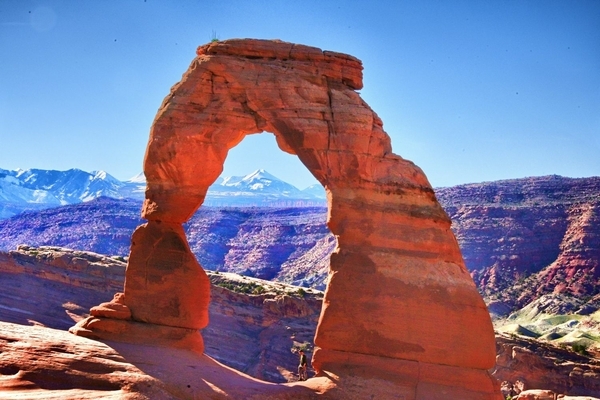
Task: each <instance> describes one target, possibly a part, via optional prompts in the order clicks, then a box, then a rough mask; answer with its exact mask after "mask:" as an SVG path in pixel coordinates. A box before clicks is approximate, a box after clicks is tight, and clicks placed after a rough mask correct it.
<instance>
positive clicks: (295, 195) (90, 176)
mask: <svg viewBox="0 0 600 400" xmlns="http://www.w3.org/2000/svg"><path fill="white" fill-rule="evenodd" d="M313 186H318V187H317V188H316V189H315V188H313V187H312V186H311V187H309V188H307V189H305V190H299V189H298V188H296V187H295V186H293V185H290V184H289V183H287V182H284V181H282V180H281V179H279V178H277V177H275V176H273V175H271V174H269V173H268V172H266V171H265V170H257V171H254V172H252V173H251V174H249V175H246V176H231V177H220V178H218V179H217V181H216V182H215V183H214V184H213V185H212V186H211V187H210V188H209V191H208V194H207V196H206V200H205V203H204V204H205V205H207V206H225V207H227V206H229V207H232V206H235V207H248V206H254V207H260V206H278V207H286V206H322V205H324V204H325V201H324V199H325V194H324V193H325V191H324V189H323V188H322V187H321V186H320V185H313ZM319 188H320V192H319ZM145 189H146V179H145V177H144V174H143V173H140V174H138V175H136V176H134V177H133V178H131V179H129V180H127V181H120V180H118V179H116V178H114V177H113V176H111V175H110V174H108V173H106V172H104V171H93V172H86V171H82V170H79V169H70V170H68V171H55V170H42V169H28V170H22V169H18V170H3V169H0V219H4V218H10V217H11V216H13V215H16V214H19V213H21V212H23V211H25V210H39V209H43V208H51V207H57V206H61V205H66V204H75V203H81V202H86V201H90V200H93V199H96V198H98V197H102V196H106V197H111V198H115V199H135V200H143V199H144V191H145Z"/></svg>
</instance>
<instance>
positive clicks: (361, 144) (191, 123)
mask: <svg viewBox="0 0 600 400" xmlns="http://www.w3.org/2000/svg"><path fill="white" fill-rule="evenodd" d="M361 87H362V64H361V62H360V61H359V60H358V59H356V58H354V57H352V56H349V55H345V54H340V53H335V52H328V51H322V50H320V49H317V48H313V47H308V46H303V45H296V44H292V43H285V42H281V41H276V40H274V41H268V40H251V39H245V40H237V39H236V40H228V41H224V42H216V43H210V44H207V45H205V46H201V47H200V48H199V49H198V51H197V57H196V58H195V59H194V60H193V62H192V65H191V66H190V68H189V69H188V71H186V72H185V74H184V75H183V77H182V80H181V81H180V82H179V83H178V84H176V85H175V86H174V87H173V88H172V89H171V93H170V94H169V95H168V96H167V97H166V98H165V100H164V102H163V104H162V105H161V107H160V109H159V110H158V114H157V116H156V119H155V121H154V124H153V125H152V128H151V132H150V139H149V142H148V147H147V150H146V157H145V160H144V173H145V175H146V178H147V189H146V200H145V202H144V207H143V211H142V216H143V217H144V218H146V219H147V220H148V221H149V222H148V223H147V224H146V225H142V226H141V227H139V228H138V229H137V230H136V232H135V233H134V235H133V238H132V245H131V254H130V257H129V262H128V266H127V272H126V281H125V288H124V296H123V297H122V298H121V302H122V304H123V305H125V306H127V307H128V311H129V312H130V313H131V319H130V320H122V319H119V317H116V315H117V313H116V312H115V313H114V316H115V318H116V319H119V321H125V322H124V323H118V324H113V325H115V326H117V327H118V328H116V329H118V331H119V333H121V332H123V329H125V328H123V326H127V325H129V326H131V331H132V332H135V331H136V329H137V328H135V327H134V324H137V323H140V322H142V323H146V324H153V325H156V326H157V330H159V329H158V326H168V327H174V328H183V329H191V330H194V329H195V330H197V329H202V328H203V327H205V326H206V324H207V322H208V318H207V315H208V314H207V313H208V301H209V284H208V279H207V277H206V274H205V273H204V271H203V270H202V268H201V267H200V266H199V265H198V264H197V261H196V260H195V259H194V257H193V254H192V253H191V251H190V249H189V245H188V243H187V240H186V238H185V234H184V232H183V229H182V228H181V225H182V223H184V222H185V221H187V220H188V219H189V218H190V217H191V216H192V215H193V213H194V212H195V211H196V210H197V209H198V207H200V205H201V204H202V202H203V201H204V198H205V196H206V192H207V190H208V187H209V186H210V185H211V184H212V183H213V182H214V181H215V180H216V179H217V177H218V176H219V175H220V174H221V172H222V170H223V164H224V162H225V158H226V156H227V153H228V151H229V149H231V148H232V147H234V146H236V145H237V144H238V143H240V142H241V141H242V140H243V138H244V137H245V136H246V135H248V134H254V133H261V132H263V131H268V132H272V133H274V134H275V137H276V140H277V144H278V146H279V148H280V149H281V150H283V151H285V152H288V153H291V154H295V155H297V156H298V158H299V159H300V161H302V163H303V164H304V165H305V166H306V167H307V169H308V170H309V171H310V172H311V173H312V174H313V175H314V176H315V177H316V178H317V179H318V180H319V182H321V184H322V185H323V186H324V187H325V189H326V191H327V197H328V209H329V212H328V221H327V224H328V227H329V229H330V230H331V232H332V233H333V234H334V235H335V236H336V238H337V243H338V247H337V249H336V251H335V253H334V254H333V255H332V257H331V263H330V273H329V283H328V286H327V290H326V292H325V298H324V301H323V309H322V312H321V316H320V320H319V325H318V327H317V333H316V336H315V344H316V346H318V348H317V349H316V351H315V353H314V356H313V366H314V367H315V369H316V370H317V371H318V372H319V373H320V374H321V375H322V376H327V375H329V376H336V377H339V379H337V378H336V379H337V382H338V386H337V387H338V388H339V387H340V386H339V383H343V382H346V383H344V385H346V384H348V385H351V384H350V383H349V382H350V380H351V379H367V380H370V381H371V382H376V383H374V384H373V385H370V384H369V385H366V386H368V387H370V389H371V390H379V389H378V388H385V387H389V388H392V387H393V388H394V390H395V391H396V393H403V396H404V397H405V398H407V399H412V398H417V399H434V398H438V397H439V398H444V399H452V398H461V399H466V398H473V399H499V398H500V394H499V387H498V385H497V384H496V382H495V381H494V380H493V379H492V378H491V377H490V376H489V374H488V373H487V369H489V368H491V367H492V366H493V365H494V360H495V345H494V333H493V329H492V324H491V321H490V318H489V315H488V313H487V309H486V307H485V304H484V303H483V300H482V299H481V297H480V296H479V293H478V292H477V290H476V288H475V285H474V284H473V281H472V280H471V277H470V276H469V273H468V272H467V270H466V268H465V265H464V262H463V259H462V256H461V254H460V250H459V247H458V243H457V241H456V239H455V237H454V235H453V234H452V232H451V230H450V219H449V218H448V216H447V215H446V213H445V212H444V211H443V209H442V208H441V206H440V204H439V203H438V202H437V200H436V198H435V195H434V193H433V190H432V188H431V185H430V184H429V182H428V181H427V178H426V177H425V175H424V174H423V172H422V171H421V169H419V168H418V167H417V166H415V165H414V164H413V163H411V162H410V161H407V160H404V159H402V158H401V157H400V156H398V155H395V154H393V153H392V148H391V143H390V138H389V136H388V135H387V134H386V133H385V132H384V131H383V123H382V121H381V120H380V119H379V117H378V116H377V115H376V114H375V113H374V112H373V111H372V110H371V109H370V108H369V106H368V105H367V104H366V103H365V102H364V101H363V100H362V99H361V97H360V95H359V94H358V93H357V92H356V90H357V89H360V88H361ZM114 308H116V307H110V306H105V307H103V309H105V310H112V309H114ZM119 315H121V314H119ZM103 319H110V315H109V316H108V317H107V316H103V317H98V318H97V321H88V323H87V325H86V326H85V327H82V326H80V328H82V329H74V330H73V331H74V332H76V333H77V332H85V334H86V335H88V336H97V337H101V338H102V337H104V338H108V339H112V338H115V337H118V336H119V335H116V336H115V335H111V334H110V332H108V330H110V326H111V324H110V323H108V322H104V321H103ZM129 321H131V322H129ZM92 322H93V323H92ZM94 326H97V327H101V329H97V330H95V329H94ZM124 336H128V339H127V340H129V341H131V336H132V335H124ZM135 336H136V335H135V334H133V337H134V338H135ZM167 336H170V335H167ZM161 337H162V336H161ZM162 338H163V339H165V338H164V337H162ZM166 339H168V338H166ZM195 343H196V347H195V349H196V350H201V347H202V345H201V341H198V340H196V341H195ZM423 366H426V367H423ZM415 371H419V373H418V374H415V373H414V372H415ZM424 371H428V372H427V373H424ZM351 377H352V378H351ZM357 377H361V378H357ZM320 379H322V378H320ZM400 387H402V388H406V390H400V389H398V388H400ZM338 390H339V389H338ZM382 390H383V389H382ZM332 393H333V392H332ZM436 396H437V397H436ZM340 398H344V397H340Z"/></svg>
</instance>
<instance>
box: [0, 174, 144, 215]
mask: <svg viewBox="0 0 600 400" xmlns="http://www.w3.org/2000/svg"><path fill="white" fill-rule="evenodd" d="M140 186H142V189H141V191H140V190H139V188H140ZM145 186H146V185H145V182H144V183H142V184H140V183H139V182H132V181H127V182H121V181H119V180H118V179H116V178H114V177H112V176H111V175H110V174H108V173H106V172H104V171H93V172H86V171H82V170H80V169H70V170H68V171H55V170H43V169H27V170H22V169H17V170H12V171H9V170H3V169H0V218H9V217H11V216H13V215H15V214H19V213H21V212H23V211H25V210H36V209H43V208H50V207H57V206H61V205H66V204H75V203H81V202H85V201H90V200H93V199H95V198H98V197H101V196H107V197H112V198H116V199H122V198H136V199H140V200H141V199H143V197H144V189H143V188H145Z"/></svg>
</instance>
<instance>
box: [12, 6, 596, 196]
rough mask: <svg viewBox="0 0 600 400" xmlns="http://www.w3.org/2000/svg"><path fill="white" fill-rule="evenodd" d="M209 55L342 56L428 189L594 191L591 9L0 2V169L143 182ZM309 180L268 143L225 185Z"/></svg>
mask: <svg viewBox="0 0 600 400" xmlns="http://www.w3.org/2000/svg"><path fill="white" fill-rule="evenodd" d="M213 32H216V35H217V36H218V38H220V39H229V38H244V37H252V38H264V39H281V40H285V41H289V42H296V43H303V44H306V45H311V46H316V47H320V48H322V49H327V50H334V51H340V52H344V53H349V54H352V55H354V56H356V57H358V58H360V59H361V60H362V61H363V64H364V68H365V70H364V83H365V87H364V89H363V90H361V94H362V96H363V98H364V99H365V101H366V102H367V103H368V104H369V105H370V106H371V107H372V108H373V109H374V110H375V112H377V113H378V114H379V116H380V117H381V118H382V119H383V122H384V129H385V130H386V132H387V133H388V134H389V135H390V136H391V138H392V144H393V149H394V152H395V153H397V154H400V155H401V156H403V157H404V158H407V159H410V160H412V161H414V162H415V163H416V164H417V165H419V166H420V167H421V168H423V170H424V171H425V173H426V174H427V176H428V177H429V180H430V182H431V183H432V185H434V186H436V187H438V186H450V185H455V184H459V183H467V182H480V181H489V180H496V179H507V178H518V177H525V176H537V175H547V174H559V175H564V176H572V177H580V176H592V175H600V1H597V0H590V1H580V0H564V1H551V0H538V1H523V0H519V1H517V0H502V1H494V0H486V1H483V0H473V1H460V0H456V1H441V0H440V1H389V0H385V1H377V0H370V1H327V0H315V1H313V0H303V1H263V0H253V1H227V0H219V1H198V0H196V1H186V0H172V1H167V0H162V1H158V0H146V1H144V0H135V1H134V0H131V1H128V0H123V1H99V0H96V1H91V0H86V1H84V0H81V1H68V0H60V1H59V0H56V1H52V0H47V1H42V0H40V1H28V0H1V1H0V168H4V169H16V168H23V169H26V168H44V169H59V170H65V169H69V168H74V167H75V168H80V169H83V170H87V171H91V170H100V169H102V170H106V171H107V172H109V173H110V174H112V175H114V176H115V177H117V178H119V179H122V180H124V179H128V178H130V177H132V176H133V175H135V174H137V173H138V172H140V171H141V169H142V159H143V154H144V150H145V146H146V142H147V139H148V133H149V128H150V125H151V123H152V120H153V119H154V116H155V114H156V111H157V109H158V106H159V105H160V103H161V101H162V99H163V98H164V97H165V96H166V95H167V94H168V92H169V88H170V87H171V86H172V85H173V84H174V83H176V82H177V81H178V80H179V79H180V77H181V74H182V73H183V72H184V71H185V70H186V69H187V67H188V66H189V64H190V62H191V60H192V59H193V58H194V56H195V50H196V47H197V46H198V45H201V44H204V43H206V42H208V41H210V39H211V37H212V34H213ZM257 168H264V169H266V170H268V171H270V172H271V173H273V174H274V175H276V176H279V177H280V178H282V179H284V180H287V181H288V182H290V183H293V184H295V185H296V186H298V187H300V188H303V187H305V186H307V185H309V184H311V183H313V182H314V181H313V179H312V177H311V176H310V174H309V173H308V172H307V171H306V169H305V168H304V167H303V166H302V165H301V164H300V162H299V161H298V160H297V159H296V158H295V157H293V156H289V155H286V154H284V153H282V152H280V151H278V150H276V145H275V141H274V139H273V137H272V135H269V134H261V135H254V136H251V137H247V138H246V139H245V140H244V141H243V142H242V143H241V144H240V145H239V146H238V147H236V148H235V149H233V150H232V151H231V152H230V155H229V157H228V160H227V163H226V169H225V175H244V174H246V173H249V172H251V171H252V170H254V169H257Z"/></svg>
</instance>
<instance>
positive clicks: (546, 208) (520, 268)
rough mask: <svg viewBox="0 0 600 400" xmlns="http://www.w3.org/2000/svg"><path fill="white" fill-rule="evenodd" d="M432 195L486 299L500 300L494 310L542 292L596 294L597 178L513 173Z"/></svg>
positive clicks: (599, 242)
mask: <svg viewBox="0 0 600 400" xmlns="http://www.w3.org/2000/svg"><path fill="white" fill-rule="evenodd" d="M436 195H437V196H438V197H439V199H440V202H441V203H442V204H444V207H445V209H446V211H447V212H448V214H449V215H450V217H451V218H452V222H453V230H454V232H455V233H456V236H457V239H458V240H459V243H460V245H461V250H462V253H463V257H464V259H465V263H466V264H467V267H468V268H469V270H470V271H471V275H472V276H473V279H474V281H475V283H476V284H477V286H478V287H479V290H480V292H481V293H482V294H483V295H484V298H485V299H486V302H487V303H488V304H489V303H492V304H496V303H499V302H501V303H503V304H504V306H505V307H503V309H504V312H500V314H504V315H505V314H506V313H507V312H509V311H511V310H515V309H518V308H521V307H523V306H525V305H526V304H528V303H530V302H531V301H533V300H535V299H536V298H539V297H540V296H542V295H545V294H566V295H571V296H574V297H578V298H587V299H590V298H592V297H593V296H595V295H597V294H598V293H600V285H598V283H599V282H598V277H599V276H600V271H599V270H598V268H599V266H600V219H599V216H598V212H599V210H600V177H592V178H579V179H573V178H564V177H559V176H546V177H539V178H525V179H514V180H508V181H498V182H488V183H480V184H471V185H461V186H456V187H452V188H443V189H438V190H437V191H436ZM498 309H500V307H499V308H498ZM572 311H576V310H572Z"/></svg>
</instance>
